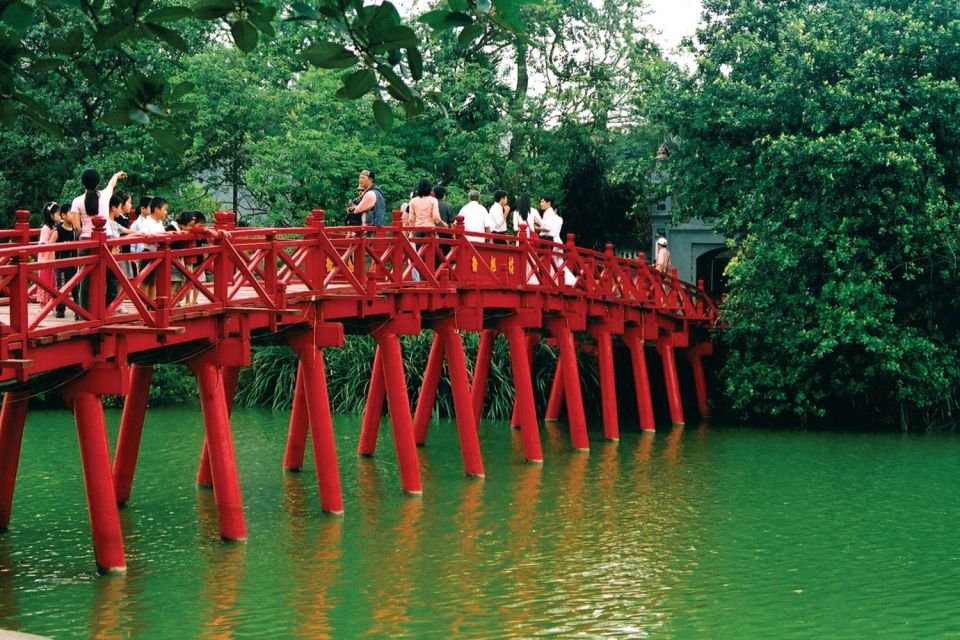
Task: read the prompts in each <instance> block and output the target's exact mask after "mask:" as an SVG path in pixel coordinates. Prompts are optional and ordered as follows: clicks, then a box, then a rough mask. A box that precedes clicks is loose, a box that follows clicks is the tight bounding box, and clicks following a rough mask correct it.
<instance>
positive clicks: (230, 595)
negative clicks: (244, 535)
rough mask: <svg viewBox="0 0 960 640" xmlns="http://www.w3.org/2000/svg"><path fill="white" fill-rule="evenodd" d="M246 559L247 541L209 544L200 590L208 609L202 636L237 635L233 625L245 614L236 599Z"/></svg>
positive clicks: (224, 639)
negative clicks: (205, 571) (210, 545)
mask: <svg viewBox="0 0 960 640" xmlns="http://www.w3.org/2000/svg"><path fill="white" fill-rule="evenodd" d="M246 560H247V545H246V544H242V543H221V544H217V545H214V546H212V547H210V552H209V553H208V557H207V573H206V578H205V580H204V589H203V601H204V602H206V604H207V610H206V616H205V618H206V619H205V621H204V623H203V627H202V629H201V631H200V637H201V638H206V639H209V640H228V639H230V638H234V637H235V636H236V631H237V629H236V628H237V626H238V625H239V624H240V622H241V621H242V620H243V617H244V610H243V609H242V608H241V607H240V606H239V605H238V599H239V595H240V583H241V582H242V581H243V578H244V574H245V571H246Z"/></svg>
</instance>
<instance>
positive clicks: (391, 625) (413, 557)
mask: <svg viewBox="0 0 960 640" xmlns="http://www.w3.org/2000/svg"><path fill="white" fill-rule="evenodd" d="M422 516H423V500H421V499H420V498H416V497H409V496H407V497H404V498H403V499H402V501H401V503H400V505H399V518H398V520H397V524H396V526H395V528H394V531H393V534H394V535H393V544H392V545H391V547H390V548H391V549H392V556H391V555H387V556H386V557H380V558H377V559H375V560H374V563H373V566H371V567H369V569H370V574H369V577H370V583H371V585H370V586H371V587H372V591H371V592H370V593H369V596H370V603H369V604H370V606H371V609H372V611H371V616H370V627H369V628H368V629H367V631H366V635H371V636H378V637H393V636H398V635H402V634H406V633H409V632H410V623H411V621H412V618H411V613H410V604H411V601H412V600H413V599H414V597H415V596H416V595H417V589H418V587H417V585H416V584H415V582H414V579H413V578H414V568H415V565H416V564H417V563H419V562H421V561H422V560H421V558H419V557H418V549H417V546H418V543H419V539H420V526H419V525H420V519H421V517H422ZM384 533H388V532H384ZM371 559H372V558H371Z"/></svg>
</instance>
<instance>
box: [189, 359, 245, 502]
mask: <svg viewBox="0 0 960 640" xmlns="http://www.w3.org/2000/svg"><path fill="white" fill-rule="evenodd" d="M220 373H221V375H222V376H223V387H224V393H225V394H226V397H227V415H228V416H229V415H232V414H233V402H234V400H235V399H236V395H237V384H239V382H240V367H236V366H224V367H221V368H220ZM196 484H197V488H202V489H210V488H212V487H213V474H212V472H211V471H210V452H209V450H208V449H207V439H206V438H204V439H203V448H202V449H200V463H199V464H198V465H197V483H196Z"/></svg>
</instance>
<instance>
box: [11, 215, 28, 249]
mask: <svg viewBox="0 0 960 640" xmlns="http://www.w3.org/2000/svg"><path fill="white" fill-rule="evenodd" d="M14 215H15V218H14V219H15V222H14V223H13V228H14V229H16V230H17V231H19V232H20V244H30V212H29V211H27V210H26V209H17V212H16V213H15V214H14Z"/></svg>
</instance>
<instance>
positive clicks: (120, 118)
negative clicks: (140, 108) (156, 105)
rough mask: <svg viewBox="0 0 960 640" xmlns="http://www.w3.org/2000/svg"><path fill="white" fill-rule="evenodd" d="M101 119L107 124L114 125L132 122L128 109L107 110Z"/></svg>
mask: <svg viewBox="0 0 960 640" xmlns="http://www.w3.org/2000/svg"><path fill="white" fill-rule="evenodd" d="M100 119H101V120H103V121H104V122H106V123H107V124H114V125H128V124H131V122H132V120H130V114H129V113H128V110H127V109H117V110H115V111H107V112H106V113H104V114H103V116H101V117H100Z"/></svg>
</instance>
